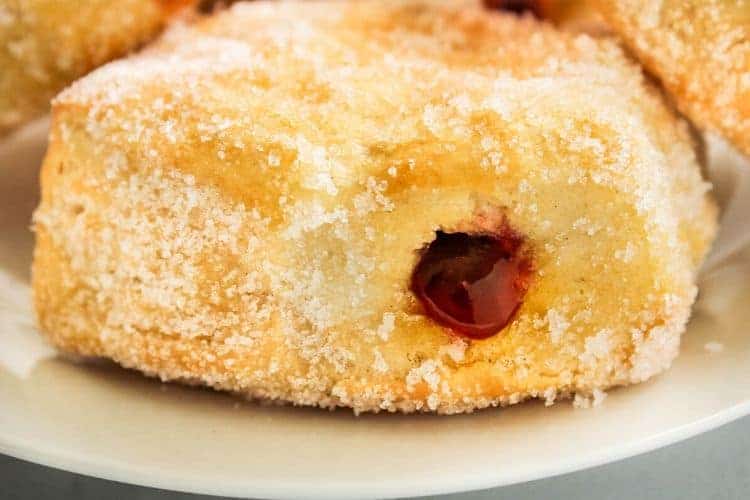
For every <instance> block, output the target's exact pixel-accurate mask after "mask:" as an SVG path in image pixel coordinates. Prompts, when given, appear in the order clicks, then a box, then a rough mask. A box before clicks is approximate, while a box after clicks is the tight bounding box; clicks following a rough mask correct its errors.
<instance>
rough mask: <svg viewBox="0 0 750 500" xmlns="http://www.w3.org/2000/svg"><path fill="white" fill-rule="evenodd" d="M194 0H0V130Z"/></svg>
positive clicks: (40, 109)
mask: <svg viewBox="0 0 750 500" xmlns="http://www.w3.org/2000/svg"><path fill="white" fill-rule="evenodd" d="M193 3H195V2H194V1H192V0H75V1H65V0H0V135H3V134H4V133H6V132H8V131H10V130H12V129H13V128H14V127H17V126H19V125H22V124H23V123H25V122H27V121H29V120H31V119H33V118H36V117H38V116H40V115H42V114H44V113H46V112H47V111H48V110H49V102H50V99H52V98H53V97H54V96H55V94H57V93H58V92H60V91H61V90H62V89H63V88H65V86H66V85H68V84H70V83H71V82H72V81H73V80H75V79H76V78H79V77H81V76H83V75H85V74H86V73H87V72H89V71H91V70H92V69H93V68H95V67H97V66H99V65H101V64H104V63H105V62H107V61H109V60H111V59H114V58H116V57H120V56H122V55H124V54H126V53H128V52H129V51H131V50H133V49H136V48H138V47H139V46H140V45H142V44H143V43H144V42H147V41H148V40H150V39H152V38H153V37H155V36H156V35H157V34H158V33H159V31H160V30H161V29H162V28H163V27H164V25H165V24H166V22H167V21H168V19H169V18H170V16H172V15H173V14H174V13H175V12H176V11H177V10H179V9H180V8H181V7H185V6H187V5H190V4H193Z"/></svg>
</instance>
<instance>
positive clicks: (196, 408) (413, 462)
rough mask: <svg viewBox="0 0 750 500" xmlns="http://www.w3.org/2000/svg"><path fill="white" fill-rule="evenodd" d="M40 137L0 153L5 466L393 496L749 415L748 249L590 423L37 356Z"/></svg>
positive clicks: (530, 475)
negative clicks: (364, 400) (34, 255)
mask: <svg viewBox="0 0 750 500" xmlns="http://www.w3.org/2000/svg"><path fill="white" fill-rule="evenodd" d="M45 131H46V129H45V124H44V123H41V124H37V125H36V126H35V127H32V128H30V129H27V130H25V131H24V132H23V133H21V134H18V135H16V136H15V137H14V138H13V139H12V140H11V141H6V144H4V145H2V146H0V179H1V182H0V452H2V453H6V454H9V455H13V456H16V457H20V458H23V459H26V460H31V461H34V462H39V463H42V464H46V465H51V466H54V467H59V468H61V469H67V470H70V471H75V472H79V473H82V474H88V475H92V476H98V477H103V478H107V479H114V480H118V481H124V482H129V483H136V484H141V485H147V486H154V487H159V488H167V489H175V490H183V491H190V492H200V493H211V494H221V495H230V496H253V497H277V498H281V497H287V498H291V497H293V498H300V497H312V498H374V497H393V496H407V495H425V494H434V493H447V492H455V491H465V490H470V489H477V488H486V487H492V486H499V485H505V484H510V483H515V482H520V481H526V480H530V479H535V478H541V477H545V476H550V475H554V474H560V473H563V472H569V471H573V470H576V469H581V468H584V467H589V466H593V465H597V464H602V463H605V462H610V461H613V460H617V459H621V458H624V457H627V456H630V455H634V454H636V453H641V452H644V451H647V450H651V449H654V448H656V447H659V446H664V445H666V444H669V443H673V442H675V441H678V440H680V439H685V438H687V437H689V436H692V435H695V434H697V433H699V432H703V431H706V430H708V429H711V428H713V427H716V426H719V425H721V424H724V423H726V422H729V421H730V420H733V419H736V418H738V417H740V416H742V415H746V414H748V413H750V287H748V285H747V283H750V252H748V251H745V252H743V253H741V254H739V255H736V256H735V257H734V258H733V259H732V261H731V262H730V263H729V264H727V263H724V264H722V265H720V266H719V267H718V270H715V271H714V272H713V273H712V274H711V275H710V276H708V277H707V278H706V279H705V280H704V283H703V286H702V299H701V300H702V304H701V306H700V307H699V308H698V312H696V314H695V317H694V318H693V320H692V322H691V324H690V327H689V331H688V333H687V334H686V336H685V337H684V344H683V349H682V354H681V355H680V357H679V359H678V361H677V362H676V363H675V365H674V367H673V368H672V370H670V371H669V372H668V373H666V374H665V375H663V376H661V377H658V378H657V379H655V380H653V381H652V382H649V383H646V384H642V385H639V386H635V387H630V388H626V389H620V390H616V391H612V392H611V393H610V395H609V397H608V398H607V400H606V401H605V402H604V404H603V405H602V406H600V407H598V408H594V409H590V410H578V409H574V408H573V407H572V405H571V404H569V403H567V402H565V403H559V404H557V405H555V406H553V407H552V408H544V406H542V405H541V404H538V403H530V404H523V405H519V406H516V407H513V408H509V409H505V410H486V411H481V412H478V413H476V414H474V415H465V416H453V417H434V416H399V415H375V416H372V415H370V416H363V417H359V418H355V417H353V416H352V415H351V414H350V413H348V412H346V411H337V412H333V413H329V412H325V411H319V410H311V409H300V408H279V407H262V406H258V405H254V404H250V403H244V402H240V401H238V400H236V399H233V398H231V397H229V396H226V395H222V394H219V393H214V392H211V391H208V390H200V389H189V388H183V387H179V386H173V385H163V384H160V383H158V382H156V381H153V380H147V379H145V378H142V377H140V376H139V375H137V374H135V373H132V372H127V371H125V370H121V369H119V368H116V367H114V366H111V365H107V364H104V365H97V366H91V365H88V366H83V365H76V364H72V363H69V362H65V361H63V360H60V359H55V358H53V357H48V354H49V352H48V350H47V348H46V347H45V346H44V345H43V344H42V343H40V341H39V338H38V336H37V334H36V332H35V331H34V328H33V320H32V314H31V305H30V300H29V272H28V266H29V262H30V258H31V250H32V236H31V234H30V233H29V231H28V224H29V217H30V212H31V210H32V208H33V206H34V205H35V203H36V199H35V198H36V196H37V195H36V191H37V187H36V176H37V171H36V169H37V165H38V163H39V159H40V157H41V155H42V152H43V149H44V135H45ZM727 175H728V176H729V178H730V180H729V182H724V184H723V185H724V186H729V188H728V190H725V191H726V193H728V194H725V195H724V196H725V197H728V196H729V195H730V194H731V188H732V186H737V185H741V182H740V181H741V180H742V179H741V178H740V179H739V180H737V179H734V180H732V179H731V177H732V175H735V174H732V170H731V169H730V170H729V173H726V172H725V176H727ZM740 177H742V176H740ZM746 177H747V176H745V178H746ZM746 185H747V183H746ZM720 187H721V186H720ZM747 198H748V199H750V197H747ZM747 213H750V212H744V213H741V214H740V215H741V217H739V219H740V220H744V219H746V214H747ZM735 215H736V214H735ZM735 232H736V231H735ZM727 238H728V239H729V240H731V241H730V242H729V243H728V244H730V246H731V244H736V243H737V237H736V235H735V236H733V235H732V234H730V235H729V236H725V239H727ZM722 248H727V246H726V245H722ZM708 342H717V343H720V344H721V345H723V351H721V352H713V353H712V352H709V350H707V349H706V348H705V344H706V343H708ZM717 346H718V344H717Z"/></svg>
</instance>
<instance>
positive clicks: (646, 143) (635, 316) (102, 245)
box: [33, 2, 716, 413]
mask: <svg viewBox="0 0 750 500" xmlns="http://www.w3.org/2000/svg"><path fill="white" fill-rule="evenodd" d="M707 189H708V185H707V184H706V183H704V182H703V180H702V179H701V177H700V173H699V168H698V165H697V162H696V158H695V152H694V148H693V146H692V144H691V142H690V135H689V133H688V129H687V127H686V125H685V123H684V122H682V121H680V120H679V119H677V118H676V117H675V116H674V115H673V114H672V113H671V111H670V110H669V108H668V107H667V106H666V105H665V104H664V103H663V102H662V100H661V96H660V94H659V93H658V92H657V91H656V90H654V89H653V88H652V87H650V86H649V85H648V84H647V83H646V82H644V80H643V77H642V75H641V73H640V71H639V69H638V68H637V67H635V66H634V65H633V64H632V63H631V62H629V60H628V59H627V58H626V57H625V56H624V55H623V54H622V52H621V50H620V49H619V48H618V46H617V44H615V43H613V42H611V41H609V40H597V39H592V38H590V37H588V36H586V35H579V36H574V35H572V34H564V33H560V32H558V31H556V30H554V29H553V28H552V27H550V26H547V25H543V24H541V23H538V22H536V21H534V20H532V19H528V18H526V19H519V18H517V17H515V16H506V15H502V14H499V13H490V12H488V11H486V10H484V9H482V8H481V7H480V6H479V4H478V2H476V3H475V2H459V3H456V2H432V3H424V2H389V3H385V4H384V3H381V2H371V3H368V2H363V3H355V4H343V3H338V2H331V3H316V4H314V5H309V4H305V3H303V4H295V5H290V4H287V3H265V2H258V3H256V2H253V3H247V4H237V5H235V6H234V7H232V8H231V9H230V10H228V11H226V12H223V13H221V14H219V15H217V16H214V17H211V18H208V19H206V20H205V21H202V22H200V23H198V24H197V25H195V26H193V27H176V28H174V29H172V30H170V32H168V33H167V34H166V35H165V36H164V37H163V38H162V40H161V41H160V42H159V43H158V44H157V45H155V46H153V47H151V48H149V49H148V50H147V51H145V52H144V53H142V54H140V55H138V56H137V57H134V58H131V59H129V60H127V61H120V62H116V63H112V64H110V65H108V66H106V67H104V68H102V69H100V70H98V71H96V72H94V73H93V74H91V75H89V76H88V77H86V78H84V79H82V80H80V81H78V82H77V83H76V84H75V85H73V86H72V87H71V88H70V89H68V90H66V91H65V92H64V93H62V94H61V95H60V96H59V97H58V98H57V99H56V102H55V105H54V112H53V126H52V133H51V142H50V147H49V152H48V155H47V158H46V159H45V163H44V168H43V173H42V203H41V205H40V207H39V210H38V211H37V213H36V216H35V229H36V232H37V238H38V239H37V248H36V251H35V263H34V273H33V277H34V293H35V302H36V307H37V311H38V315H39V323H40V326H41V329H42V330H43V331H44V332H45V333H46V335H47V336H48V337H49V338H50V339H51V341H52V342H53V343H54V344H55V345H57V346H58V347H60V348H61V349H63V350H67V351H72V352H75V353H78V354H83V355H94V356H106V357H110V358H112V359H114V360H115V361H117V362H118V363H121V364H122V365H124V366H127V367H132V368H137V369H139V370H141V371H143V372H145V373H148V374H151V375H154V376H159V377H161V378H162V379H165V380H175V379H177V380H185V381H189V382H192V383H195V382H199V383H203V384H206V385H209V386H211V387H215V388H218V389H225V390H231V391H236V392H239V393H242V394H244V395H247V396H251V397H264V398H271V399H276V400H282V401H289V402H293V403H296V404H307V405H319V406H325V407H332V406H337V405H341V406H349V407H352V408H354V409H355V411H378V410H381V409H382V410H388V411H396V410H400V411H407V412H408V411H415V410H422V411H425V410H433V411H437V412H441V413H455V412H462V411H471V410H473V409H475V408H482V407H486V406H489V405H498V404H510V403H514V402H517V401H520V400H522V399H525V398H528V397H537V396H538V397H545V398H547V399H548V400H550V401H551V400H553V399H554V398H555V397H556V396H557V395H558V394H559V395H566V394H570V393H573V392H580V393H584V394H591V393H592V392H594V391H598V390H601V389H604V388H607V387H610V386H612V385H619V384H627V383H633V382H638V381H641V380H645V379H646V378H648V377H650V376H652V375H653V374H655V373H658V372H659V371H661V370H663V369H665V368H666V367H667V366H668V365H669V364H670V362H671V361H672V359H673V358H674V356H675V355H676V353H677V349H678V345H679V338H680V334H681V332H682V331H683V329H684V325H685V322H686V321H687V318H688V315H689V311H690V305H691V303H692V300H693V297H694V294H695V287H694V274H695V270H696V268H697V266H698V264H699V262H700V261H701V259H702V256H703V255H704V253H705V252H706V249H707V247H708V244H709V242H710V240H711V238H712V237H713V234H714V231H715V215H716V214H715V209H714V206H713V204H712V203H711V202H710V200H709V198H708V197H707V194H706V191H707ZM504 218H505V219H507V221H508V223H510V225H511V226H512V227H513V228H515V229H516V230H518V231H520V232H521V233H523V235H524V236H525V237H526V239H527V242H528V245H530V248H531V249H532V251H533V254H534V260H535V274H534V277H533V281H532V284H531V287H530V289H529V291H528V293H527V295H526V299H525V302H524V304H523V305H522V306H521V308H520V310H519V311H518V314H517V316H516V318H515V320H514V321H513V322H512V323H511V324H510V325H509V326H508V327H507V328H506V329H505V330H504V331H503V332H502V333H501V334H499V335H496V336H494V337H491V338H489V339H486V340H482V341H472V342H467V341H464V340H460V339H456V338H455V337H453V336H452V335H451V334H450V332H448V331H447V330H445V329H444V328H442V327H440V326H438V325H436V324H435V323H434V322H433V321H431V320H430V319H429V318H427V317H426V316H425V315H424V314H423V312H422V311H421V309H420V307H419V304H418V302H417V301H416V299H415V298H414V296H413V295H412V293H411V292H410V291H409V279H410V274H411V271H412V268H413V266H414V264H415V262H416V259H417V258H418V256H417V252H416V251H417V250H418V249H419V248H422V247H423V246H424V245H425V243H428V242H429V241H430V240H431V239H432V238H434V236H435V230H437V229H444V230H446V231H452V230H461V231H469V232H471V231H479V230H483V229H484V227H485V226H487V225H489V226H491V225H492V224H495V223H496V222H497V221H500V220H502V219H504ZM493 221H495V222H493Z"/></svg>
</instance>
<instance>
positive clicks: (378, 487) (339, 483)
mask: <svg viewBox="0 0 750 500" xmlns="http://www.w3.org/2000/svg"><path fill="white" fill-rule="evenodd" d="M748 415H750V399H748V400H745V401H742V402H740V403H737V404H734V405H732V406H729V407H726V408H724V409H722V410H720V411H718V412H716V413H714V414H712V415H708V416H705V417H702V418H699V419H697V420H695V421H693V422H690V423H687V424H683V425H680V426H677V427H673V428H671V429H668V430H665V431H662V432H658V433H656V434H653V435H650V436H645V437H643V438H640V439H635V440H632V441H630V442H626V443H623V444H621V445H618V446H615V447H612V448H608V449H606V450H600V451H593V452H588V453H584V454H582V455H580V456H579V457H578V458H573V459H571V460H569V461H565V462H561V463H558V464H554V465H549V466H545V467H539V468H535V469H533V470H530V471H529V472H527V473H516V474H509V475H505V476H504V475H503V474H502V472H501V473H500V474H499V475H488V474H477V475H474V476H466V475H462V476H461V477H455V476H449V475H446V476H436V477H429V478H428V477H426V476H425V477H423V478H419V479H417V480H414V479H407V480H405V479H400V480H395V479H392V478H386V479H383V480H379V481H377V482H374V481H373V482H372V483H363V482H361V481H346V480H345V479H343V480H342V479H337V480H335V481H330V480H327V481H304V480H303V481H294V480H292V481H285V482H284V483H280V482H278V481H273V480H272V481H263V480H257V479H254V480H253V484H248V483H247V482H243V481H242V480H241V479H238V480H235V481H231V482H225V483H223V484H215V483H214V484H211V481H210V480H209V479H201V476H199V475H197V476H194V477H177V476H175V475H174V474H169V473H164V472H162V471H159V470H156V469H153V468H142V467H138V466H137V465H132V464H127V463H123V462H118V461H117V460H112V459H103V460H102V459H98V460H95V459H93V458H92V457H86V456H81V454H80V453H76V452H70V451H66V450H64V449H56V448H55V447H54V446H50V449H49V450H47V451H43V450H41V449H38V448H37V447H34V446H32V445H30V444H29V443H27V442H25V441H24V440H23V439H17V440H14V439H13V436H12V435H10V434H7V435H6V434H2V433H0V454H4V455H7V456H10V457H13V458H17V459H20V460H24V461H27V462H31V463H35V464H38V465H43V466H46V467H52V468H55V469H58V470H63V471H66V472H72V473H75V474H80V475H83V476H89V477H94V478H98V479H103V480H107V481H115V482H119V483H124V484H132V485H137V486H143V487H147V488H157V489H162V490H167V491H176V492H183V493H193V494H203V495H216V496H225V497H231V498H247V497H250V498H268V499H271V500H276V499H290V498H305V499H312V500H318V499H320V500H325V499H331V500H335V499H359V500H369V499H376V498H383V499H390V498H414V497H420V496H425V495H446V494H452V493H464V492H470V491H477V490H485V489H492V488H500V487H503V486H510V485H513V484H521V483H526V482H530V481H535V480H538V479H545V478H551V477H556V476H560V475H563V474H569V473H572V472H578V471H582V470H586V469H590V468H593V467H597V466H601V465H605V464H609V463H613V462H618V461H621V460H624V459H627V458H631V457H634V456H637V455H641V454H644V453H648V452H650V451H654V450H657V449H659V448H663V447H665V446H669V445H672V444H675V443H678V442H680V441H684V440H686V439H690V438H692V437H695V436H697V435H699V434H702V433H705V432H708V431H711V430H714V429H716V428H718V427H721V426H723V425H726V424H728V423H730V422H733V421H735V420H738V419H740V418H742V417H745V416H748ZM447 418H450V417H447Z"/></svg>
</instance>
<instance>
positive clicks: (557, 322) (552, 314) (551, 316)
mask: <svg viewBox="0 0 750 500" xmlns="http://www.w3.org/2000/svg"><path fill="white" fill-rule="evenodd" d="M547 324H548V326H549V338H550V340H551V341H552V342H553V343H555V344H558V343H560V340H561V339H562V337H563V335H564V334H565V332H566V331H567V329H568V327H569V326H570V322H569V321H568V320H567V319H566V318H565V315H563V314H561V313H560V312H559V311H557V310H556V309H550V310H549V311H547Z"/></svg>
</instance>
